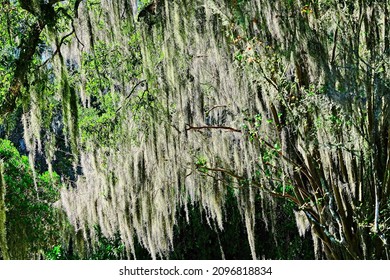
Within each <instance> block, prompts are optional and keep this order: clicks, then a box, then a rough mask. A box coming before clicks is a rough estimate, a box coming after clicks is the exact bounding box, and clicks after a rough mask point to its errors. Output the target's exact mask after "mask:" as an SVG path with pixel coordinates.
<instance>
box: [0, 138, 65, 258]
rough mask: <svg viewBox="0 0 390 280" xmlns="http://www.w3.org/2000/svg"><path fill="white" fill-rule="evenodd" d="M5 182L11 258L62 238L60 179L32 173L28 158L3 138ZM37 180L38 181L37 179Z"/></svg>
mask: <svg viewBox="0 0 390 280" xmlns="http://www.w3.org/2000/svg"><path fill="white" fill-rule="evenodd" d="M0 157H1V160H2V161H3V163H4V174H3V178H4V183H5V186H6V196H5V203H6V209H7V210H6V221H7V224H6V230H7V239H8V240H7V242H8V247H9V250H10V255H11V257H12V258H17V259H20V258H33V257H34V256H35V257H37V254H38V253H39V252H40V250H42V249H44V248H47V247H48V246H50V244H53V243H56V242H58V241H57V240H58V239H59V238H60V232H59V225H60V221H59V220H58V215H57V213H58V212H57V211H58V210H56V209H55V208H53V203H55V202H56V201H57V200H58V198H59V187H60V180H59V176H58V175H57V174H55V173H52V174H49V173H48V172H46V173H43V174H41V175H38V176H37V178H35V180H34V177H33V172H32V169H31V167H30V165H29V160H28V158H27V157H25V156H20V155H19V153H18V151H17V150H16V148H15V147H14V146H13V145H12V144H11V142H10V141H8V140H2V139H0ZM34 181H35V182H34Z"/></svg>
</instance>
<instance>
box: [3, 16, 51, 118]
mask: <svg viewBox="0 0 390 280" xmlns="http://www.w3.org/2000/svg"><path fill="white" fill-rule="evenodd" d="M44 27H45V24H44V23H43V22H41V21H38V22H36V23H35V25H34V26H33V27H32V29H31V31H30V34H29V36H28V37H27V39H25V40H22V42H21V43H20V45H19V49H20V56H19V58H18V59H17V60H16V63H15V64H16V67H15V72H14V77H13V79H12V81H11V85H10V88H9V90H8V95H7V96H6V98H5V100H4V101H3V102H2V104H0V114H2V115H5V114H7V113H10V112H12V111H13V110H14V109H15V107H16V99H17V98H18V97H19V96H20V92H21V89H22V86H23V85H24V84H25V82H26V78H27V73H28V70H29V67H30V64H31V62H32V60H33V56H34V54H35V50H36V48H37V46H38V43H39V36H40V34H41V32H42V30H43V28H44Z"/></svg>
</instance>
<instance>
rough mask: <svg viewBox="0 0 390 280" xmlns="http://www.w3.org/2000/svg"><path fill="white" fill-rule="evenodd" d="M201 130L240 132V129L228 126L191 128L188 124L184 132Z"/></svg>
mask: <svg viewBox="0 0 390 280" xmlns="http://www.w3.org/2000/svg"><path fill="white" fill-rule="evenodd" d="M202 129H224V130H230V131H233V132H239V133H241V132H242V131H241V130H240V129H237V128H234V127H230V126H222V125H218V126H191V125H189V124H187V125H186V131H188V130H202Z"/></svg>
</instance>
